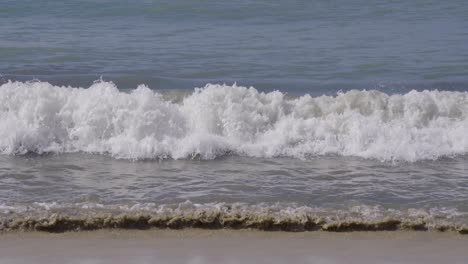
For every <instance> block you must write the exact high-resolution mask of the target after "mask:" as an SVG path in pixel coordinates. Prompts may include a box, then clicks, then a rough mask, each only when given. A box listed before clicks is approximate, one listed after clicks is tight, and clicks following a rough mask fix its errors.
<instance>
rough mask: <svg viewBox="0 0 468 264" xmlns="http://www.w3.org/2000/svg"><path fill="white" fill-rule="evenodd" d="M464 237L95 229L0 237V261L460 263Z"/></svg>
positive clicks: (466, 240)
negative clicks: (90, 230) (91, 230)
mask: <svg viewBox="0 0 468 264" xmlns="http://www.w3.org/2000/svg"><path fill="white" fill-rule="evenodd" d="M467 247H468V236H461V235H457V234H453V233H427V232H351V233H325V232H305V233H288V232H261V231H253V230H236V231H234V230H199V229H185V230H146V231H134V230H132V231H125V230H101V231H93V232H66V233H59V234H50V233H40V232H26V233H3V234H1V235H0V256H1V259H0V262H1V263H116V264H120V263H122V264H123V263H193V264H195V263H196V264H198V263H207V264H208V263H221V262H222V263H287V262H289V263H323V264H333V263H356V264H357V263H362V264H366V263H369V264H371V263H453V264H455V263H460V264H462V263H466V259H467V258H468V252H467V251H466V248H467Z"/></svg>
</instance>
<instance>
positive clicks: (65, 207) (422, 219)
mask: <svg viewBox="0 0 468 264" xmlns="http://www.w3.org/2000/svg"><path fill="white" fill-rule="evenodd" d="M467 220H468V217H467V214H466V213H461V212H459V211H457V210H456V209H447V208H432V209H429V210H426V209H407V210H394V209H385V208H383V207H380V206H366V205H360V206H354V207H351V208H347V209H327V208H313V207H307V206H297V205H286V204H279V203H278V204H272V205H269V204H254V205H249V204H244V203H233V204H227V203H210V204H196V203H191V202H189V201H187V202H185V203H180V204H174V205H156V204H151V203H148V204H133V205H103V204H97V203H77V204H57V203H34V204H30V205H14V206H13V205H6V204H1V205H0V230H1V231H15V230H21V231H47V232H64V231H83V230H98V229H115V228H118V229H150V228H162V229H165V228H168V229H183V228H203V229H258V230H266V231H295V232H299V231H330V232H347V231H396V230H418V231H454V232H458V233H460V234H468V225H467V223H468V221H467Z"/></svg>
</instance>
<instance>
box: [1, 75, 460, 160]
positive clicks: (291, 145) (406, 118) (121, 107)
mask: <svg viewBox="0 0 468 264" xmlns="http://www.w3.org/2000/svg"><path fill="white" fill-rule="evenodd" d="M0 152H1V153H3V154H10V155H11V154H25V153H28V152H33V153H39V154H42V153H48V152H53V153H64V152H87V153H102V154H109V155H112V156H113V157H117V158H126V159H160V158H174V159H181V158H192V157H195V156H196V157H199V158H202V159H213V158H215V157H218V156H221V155H225V154H227V153H230V154H237V155H245V156H252V157H280V156H286V157H296V158H307V157H310V156H317V155H327V154H332V155H343V156H358V157H363V158H374V159H379V160H383V161H392V160H393V161H394V160H403V161H417V160H421V159H436V158H438V157H441V156H452V155H464V154H466V153H468V93H466V92H447V91H423V92H417V91H412V92H409V93H407V94H404V95H387V94H385V93H382V92H378V91H356V90H354V91H349V92H346V93H339V94H338V95H337V96H321V97H311V96H309V95H304V96H302V97H298V98H294V99H291V98H288V97H287V96H286V95H285V94H284V93H281V92H278V91H276V92H271V93H262V92H259V91H257V90H256V89H254V88H245V87H238V86H236V85H234V86H227V85H212V84H208V85H206V86H205V87H204V88H201V89H195V91H194V92H193V93H192V94H190V95H188V96H186V97H185V98H184V99H183V100H180V102H177V103H176V102H171V101H167V100H165V99H164V98H163V96H162V95H161V94H160V93H158V92H155V91H152V90H150V89H149V88H148V87H146V86H144V85H141V86H139V87H138V88H137V89H135V90H132V91H131V92H128V93H126V92H122V91H119V90H118V89H117V87H116V86H115V85H114V84H113V83H111V82H97V83H95V84H93V85H92V86H91V87H89V88H87V89H84V88H71V87H58V86H53V85H51V84H49V83H46V82H26V83H23V82H8V83H5V84H3V85H2V86H0Z"/></svg>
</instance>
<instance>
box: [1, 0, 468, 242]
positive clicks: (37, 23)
mask: <svg viewBox="0 0 468 264" xmlns="http://www.w3.org/2000/svg"><path fill="white" fill-rule="evenodd" d="M466 43H468V7H467V5H466V3H464V1H456V0H453V1H446V2H440V1H429V0H427V1H410V2H409V1H379V2H373V1H339V0H334V1H302V0H300V1H274V2H271V1H247V0H242V1H229V2H227V1H181V0H180V1H150V0H148V1H143V0H139V1H124V0H120V1H106V0H100V1H85V0H82V1H60V2H58V1H26V0H24V1H8V0H7V1H2V2H1V3H0V74H1V76H0V77H1V81H0V153H1V154H0V229H4V230H9V229H27V230H30V229H36V230H49V231H61V230H83V229H98V228H114V227H121V228H150V227H163V228H166V227H170V228H181V227H206V228H222V227H227V228H258V229H266V230H291V231H301V230H319V229H321V230H328V231H346V230H397V229H417V230H441V231H444V230H455V231H459V232H461V233H467V232H468V206H467V202H468V45H466Z"/></svg>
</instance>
